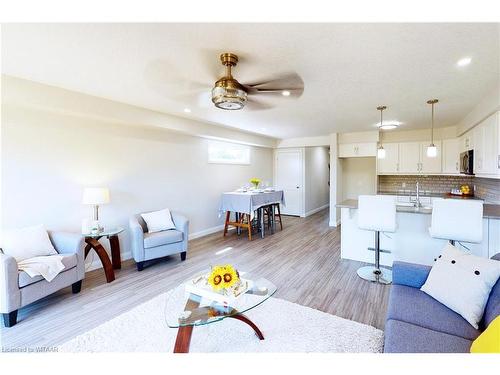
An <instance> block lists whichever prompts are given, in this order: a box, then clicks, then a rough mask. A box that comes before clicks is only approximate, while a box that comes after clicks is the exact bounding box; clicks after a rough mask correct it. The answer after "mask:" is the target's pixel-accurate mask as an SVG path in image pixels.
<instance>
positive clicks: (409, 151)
mask: <svg viewBox="0 0 500 375" xmlns="http://www.w3.org/2000/svg"><path fill="white" fill-rule="evenodd" d="M420 145H421V143H420V142H401V143H400V144H399V172H400V173H413V174H418V173H419V172H420Z"/></svg>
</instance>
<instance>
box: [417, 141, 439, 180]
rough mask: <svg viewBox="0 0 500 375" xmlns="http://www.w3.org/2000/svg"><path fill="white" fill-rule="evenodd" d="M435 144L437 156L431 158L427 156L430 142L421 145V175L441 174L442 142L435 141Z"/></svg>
mask: <svg viewBox="0 0 500 375" xmlns="http://www.w3.org/2000/svg"><path fill="white" fill-rule="evenodd" d="M434 144H435V145H436V148H437V155H436V156H435V157H432V158H430V157H428V156H427V147H428V146H429V142H423V143H420V173H430V174H436V173H441V154H442V152H441V141H434Z"/></svg>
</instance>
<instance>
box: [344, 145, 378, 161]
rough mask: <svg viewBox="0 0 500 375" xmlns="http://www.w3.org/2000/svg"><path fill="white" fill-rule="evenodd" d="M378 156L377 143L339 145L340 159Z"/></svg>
mask: <svg viewBox="0 0 500 375" xmlns="http://www.w3.org/2000/svg"><path fill="white" fill-rule="evenodd" d="M373 156H377V143H375V142H359V143H341V144H339V158H362V157H373Z"/></svg>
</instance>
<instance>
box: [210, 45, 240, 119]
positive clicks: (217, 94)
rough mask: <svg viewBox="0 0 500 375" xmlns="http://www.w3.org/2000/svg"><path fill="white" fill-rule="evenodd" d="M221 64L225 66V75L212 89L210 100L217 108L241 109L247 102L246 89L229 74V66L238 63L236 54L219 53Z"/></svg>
mask: <svg viewBox="0 0 500 375" xmlns="http://www.w3.org/2000/svg"><path fill="white" fill-rule="evenodd" d="M220 60H221V62H222V65H224V66H226V75H225V76H224V77H222V78H220V79H219V80H217V82H215V86H214V88H213V89H212V102H213V103H214V104H215V106H216V107H217V108H221V109H226V110H238V109H242V108H243V107H244V106H245V104H246V102H247V91H246V89H245V87H243V85H242V84H240V83H239V82H238V81H237V80H235V79H234V78H233V76H232V75H231V67H232V66H235V65H236V64H237V63H238V56H236V55H235V54H232V53H223V54H222V55H220Z"/></svg>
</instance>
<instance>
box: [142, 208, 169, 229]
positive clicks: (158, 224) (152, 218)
mask: <svg viewBox="0 0 500 375" xmlns="http://www.w3.org/2000/svg"><path fill="white" fill-rule="evenodd" d="M141 216H142V218H143V219H144V221H145V222H146V225H147V226H148V233H155V232H161V231H163V230H169V229H175V224H174V222H173V221H172V215H171V214H170V210H169V209H168V208H165V209H164V210H160V211H153V212H149V213H147V214H141Z"/></svg>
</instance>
